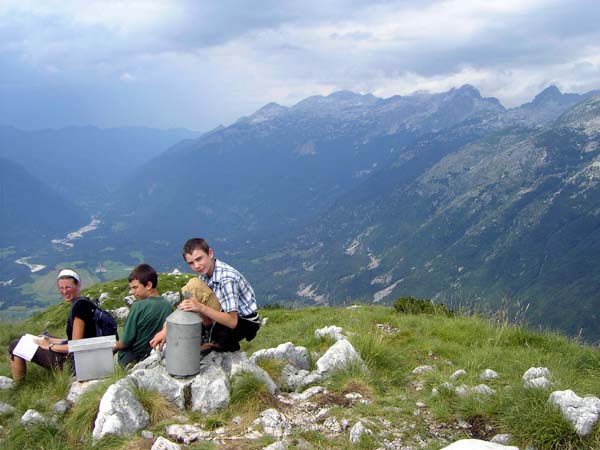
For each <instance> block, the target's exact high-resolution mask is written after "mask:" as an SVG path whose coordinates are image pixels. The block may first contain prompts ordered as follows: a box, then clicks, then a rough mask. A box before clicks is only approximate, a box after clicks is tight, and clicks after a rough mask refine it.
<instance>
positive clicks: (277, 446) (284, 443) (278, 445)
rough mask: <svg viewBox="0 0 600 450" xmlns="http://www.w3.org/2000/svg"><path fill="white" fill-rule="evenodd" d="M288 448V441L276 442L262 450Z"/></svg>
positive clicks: (284, 449) (283, 449)
mask: <svg viewBox="0 0 600 450" xmlns="http://www.w3.org/2000/svg"><path fill="white" fill-rule="evenodd" d="M289 446H290V443H289V442H288V441H285V440H284V441H277V442H273V443H272V444H271V445H267V446H266V447H265V448H264V450H287V448H288V447H289Z"/></svg>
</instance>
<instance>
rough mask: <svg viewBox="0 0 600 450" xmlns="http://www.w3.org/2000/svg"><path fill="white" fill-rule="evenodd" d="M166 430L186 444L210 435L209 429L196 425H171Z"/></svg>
mask: <svg viewBox="0 0 600 450" xmlns="http://www.w3.org/2000/svg"><path fill="white" fill-rule="evenodd" d="M166 432H167V434H168V435H169V437H171V438H173V439H175V440H176V441H179V442H183V443H184V444H186V445H187V444H190V443H191V442H194V441H197V440H198V439H203V438H207V437H209V436H210V433H209V432H208V431H204V430H202V429H201V428H198V427H196V426H194V425H169V426H167V428H166Z"/></svg>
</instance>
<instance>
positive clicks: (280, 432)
mask: <svg viewBox="0 0 600 450" xmlns="http://www.w3.org/2000/svg"><path fill="white" fill-rule="evenodd" d="M253 425H259V426H261V427H262V429H263V432H264V433H265V434H268V435H269V436H273V437H274V438H275V439H282V438H284V437H286V436H287V435H289V434H290V432H291V429H292V427H291V425H290V423H289V422H288V419H287V417H285V416H284V415H283V414H282V413H280V412H279V411H277V410H276V409H273V408H269V409H265V410H264V411H263V412H261V413H260V416H259V417H258V418H257V419H256V420H255V421H254V422H253Z"/></svg>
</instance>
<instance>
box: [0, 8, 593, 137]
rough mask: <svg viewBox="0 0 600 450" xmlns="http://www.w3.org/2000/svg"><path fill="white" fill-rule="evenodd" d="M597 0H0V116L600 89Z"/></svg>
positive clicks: (523, 97) (138, 117) (127, 118)
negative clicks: (348, 96) (469, 91)
mask: <svg viewBox="0 0 600 450" xmlns="http://www.w3.org/2000/svg"><path fill="white" fill-rule="evenodd" d="M599 23H600V3H599V2H598V1H597V0H545V1H542V0H516V1H515V0H468V1H467V0H453V1H452V0H451V1H433V0H430V1H428V0H397V1H395V0H380V1H377V0H366V1H363V0H319V1H316V0H301V1H298V0H293V1H287V0H264V1H261V0H254V1H250V0H237V1H235V0H215V1H209V0H122V1H113V0H0V125H10V126H15V127H17V128H21V129H42V128H60V127H64V126H71V125H92V126H98V127H103V128H108V127H120V126H148V127H155V128H178V127H184V128H189V129H192V130H196V131H208V130H210V129H212V128H214V127H216V126H218V125H221V124H222V125H229V124H231V123H233V122H235V120H237V119H238V118H240V117H242V116H247V115H250V114H252V113H253V112H254V111H256V110H257V109H259V108H261V107H262V106H264V105H265V104H267V103H270V102H276V103H279V104H281V105H284V106H293V105H294V104H296V103H297V102H299V101H301V100H302V99H304V98H306V97H309V96H312V95H329V94H331V93H332V92H336V91H339V90H351V91H354V92H358V93H363V94H366V93H371V94H373V95H376V96H378V97H381V98H388V97H391V96H393V95H410V94H411V93H414V92H416V91H428V92H432V93H435V92H444V91H447V90H449V89H451V88H453V87H460V86H462V85H463V84H467V83H468V84H471V85H473V86H475V87H476V88H477V89H478V90H479V91H480V92H481V94H482V95H483V96H485V97H496V98H498V99H499V100H500V101H501V102H502V104H503V105H504V106H505V107H515V106H519V105H521V104H523V103H526V102H529V101H531V100H532V99H533V98H534V97H535V95H536V94H538V93H539V92H540V91H542V90H543V89H544V88H545V87H547V86H549V85H552V84H554V85H556V86H557V87H558V88H559V89H560V90H561V91H562V92H576V93H584V92H588V91H590V90H593V89H600V26H598V24H599Z"/></svg>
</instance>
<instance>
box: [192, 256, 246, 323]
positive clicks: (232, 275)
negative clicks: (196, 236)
mask: <svg viewBox="0 0 600 450" xmlns="http://www.w3.org/2000/svg"><path fill="white" fill-rule="evenodd" d="M199 278H200V279H201V280H202V281H204V282H205V283H206V284H207V285H208V287H209V288H211V289H212V290H213V292H214V293H215V295H216V296H217V298H218V299H219V303H221V310H223V311H225V312H231V311H237V312H238V315H239V316H249V315H252V314H255V313H256V309H257V306H256V298H255V297H254V290H253V289H252V286H250V283H248V281H247V280H246V278H244V276H243V275H242V274H241V273H239V272H238V271H237V270H236V269H234V268H233V267H231V266H230V265H228V264H225V263H224V262H221V261H219V260H218V259H215V270H214V272H213V275H212V277H211V278H210V279H209V278H208V277H207V276H205V275H199Z"/></svg>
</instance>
